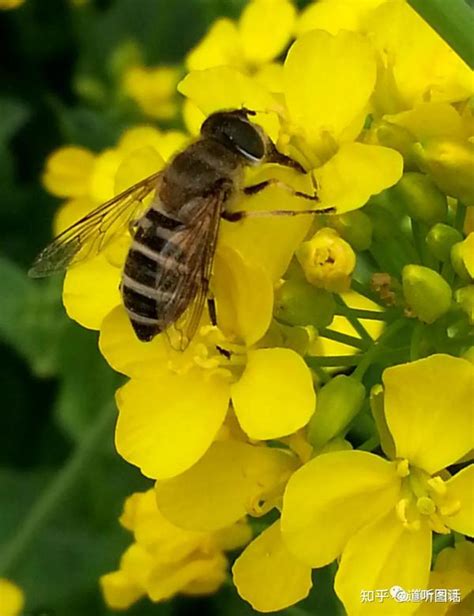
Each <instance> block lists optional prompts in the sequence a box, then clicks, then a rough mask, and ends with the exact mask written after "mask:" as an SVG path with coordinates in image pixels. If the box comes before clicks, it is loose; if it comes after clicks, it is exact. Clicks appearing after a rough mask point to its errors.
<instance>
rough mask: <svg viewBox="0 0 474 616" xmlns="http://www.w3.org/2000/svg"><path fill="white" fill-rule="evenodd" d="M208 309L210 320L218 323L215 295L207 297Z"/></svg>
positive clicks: (214, 323) (215, 323) (213, 323)
mask: <svg viewBox="0 0 474 616" xmlns="http://www.w3.org/2000/svg"><path fill="white" fill-rule="evenodd" d="M207 311H208V312H209V320H210V321H211V323H212V325H217V313H216V302H215V299H214V298H213V297H208V298H207Z"/></svg>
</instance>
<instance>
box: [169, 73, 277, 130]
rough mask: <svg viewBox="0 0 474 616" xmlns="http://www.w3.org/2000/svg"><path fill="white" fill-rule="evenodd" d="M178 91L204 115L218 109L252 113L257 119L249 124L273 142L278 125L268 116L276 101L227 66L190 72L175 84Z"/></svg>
mask: <svg viewBox="0 0 474 616" xmlns="http://www.w3.org/2000/svg"><path fill="white" fill-rule="evenodd" d="M178 90H179V91H180V92H181V94H183V95H184V96H187V97H188V98H190V99H191V100H192V102H193V103H194V104H195V105H197V107H199V109H200V110H201V111H202V112H203V113H204V114H205V115H208V114H210V113H213V112H214V111H218V110H220V109H240V108H241V107H247V108H248V109H253V110H254V111H256V112H257V115H256V116H255V118H252V121H255V123H256V124H259V125H260V126H262V127H263V128H264V129H265V130H266V132H267V134H268V135H269V136H270V137H271V138H272V139H273V140H275V139H276V138H277V137H278V132H279V126H280V123H279V120H278V117H277V115H276V114H275V113H272V110H274V109H278V108H279V106H278V103H277V102H276V100H275V99H274V98H273V96H272V95H271V94H270V92H268V90H266V89H265V88H264V87H263V86H262V85H260V84H259V83H257V81H255V80H254V79H252V78H251V77H247V76H246V75H244V74H243V73H240V72H239V71H238V70H236V69H234V68H232V67H230V66H218V67H215V68H209V69H207V70H204V71H193V72H192V73H190V74H189V75H187V76H186V77H185V78H184V79H183V80H182V81H181V82H180V83H179V84H178ZM262 112H263V113H262ZM269 112H270V113H269Z"/></svg>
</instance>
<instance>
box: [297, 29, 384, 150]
mask: <svg viewBox="0 0 474 616" xmlns="http://www.w3.org/2000/svg"><path fill="white" fill-rule="evenodd" d="M322 84H324V86H322ZM374 85H375V59H374V55H373V51H372V49H371V47H370V44H369V42H368V41H367V40H365V39H364V38H363V37H362V36H360V35H358V34H355V33H353V32H340V33H339V34H337V35H336V36H332V35H331V34H329V33H327V32H324V31H322V30H314V31H312V32H308V33H307V34H304V35H303V36H302V37H300V38H299V39H298V40H297V41H296V43H294V44H293V45H292V47H291V49H290V51H289V52H288V55H287V59H286V62H285V93H286V102H287V106H288V110H289V113H290V117H291V120H292V122H294V123H295V124H297V125H298V126H299V127H300V129H301V130H303V131H304V134H305V135H306V138H307V140H308V142H309V143H310V144H311V145H313V147H316V148H317V147H318V145H319V146H321V142H322V141H323V140H324V139H325V138H327V137H329V138H330V139H334V140H336V141H337V140H338V138H339V137H340V135H341V134H342V132H343V131H344V129H345V128H347V127H348V126H349V125H350V124H351V122H353V121H354V120H355V119H356V118H357V117H358V116H360V114H361V113H362V112H363V111H364V109H365V107H366V105H367V103H368V101H369V98H370V95H371V94H372V90H373V89H374Z"/></svg>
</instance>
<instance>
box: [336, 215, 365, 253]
mask: <svg viewBox="0 0 474 616" xmlns="http://www.w3.org/2000/svg"><path fill="white" fill-rule="evenodd" d="M327 223H328V226H330V227H331V228H333V229H335V230H336V231H337V232H338V233H339V235H340V236H341V237H342V238H343V239H344V240H346V242H349V244H350V245H351V246H352V248H353V249H354V250H357V251H361V250H367V249H368V248H370V244H371V243H372V221H371V220H370V218H369V216H367V214H366V213H365V212H361V211H360V210H354V211H353V212H347V213H346V214H341V215H340V216H328V220H327Z"/></svg>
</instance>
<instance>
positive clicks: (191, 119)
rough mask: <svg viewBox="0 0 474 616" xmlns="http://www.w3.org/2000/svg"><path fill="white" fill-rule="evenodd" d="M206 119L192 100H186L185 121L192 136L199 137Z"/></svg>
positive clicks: (184, 107) (184, 105) (184, 104)
mask: <svg viewBox="0 0 474 616" xmlns="http://www.w3.org/2000/svg"><path fill="white" fill-rule="evenodd" d="M205 119H206V116H205V115H204V114H203V112H202V111H201V110H200V109H199V107H198V106H197V105H195V104H194V103H193V101H192V100H191V99H189V98H187V99H185V101H184V103H183V120H184V124H185V125H186V128H187V129H188V131H189V132H190V133H191V135H199V132H200V130H201V124H202V123H203V122H204V120H205Z"/></svg>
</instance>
